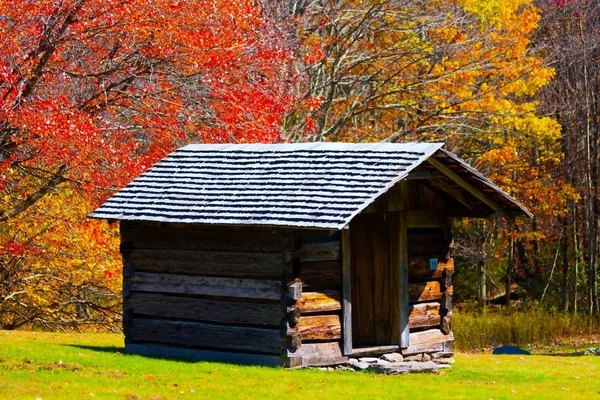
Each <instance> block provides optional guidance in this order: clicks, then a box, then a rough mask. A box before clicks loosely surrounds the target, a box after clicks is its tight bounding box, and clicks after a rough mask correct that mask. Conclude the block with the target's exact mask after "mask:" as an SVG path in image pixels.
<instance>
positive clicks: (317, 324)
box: [296, 315, 342, 343]
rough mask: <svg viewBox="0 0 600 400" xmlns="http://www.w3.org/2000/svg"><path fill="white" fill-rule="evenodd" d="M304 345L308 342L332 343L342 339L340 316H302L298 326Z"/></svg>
mask: <svg viewBox="0 0 600 400" xmlns="http://www.w3.org/2000/svg"><path fill="white" fill-rule="evenodd" d="M296 330H297V331H298V333H299V334H300V339H301V340H302V343H304V342H306V341H318V340H319V341H332V340H339V339H341V338H342V326H341V321H340V316H339V315H314V316H302V317H301V318H300V322H299V323H298V325H297V326H296Z"/></svg>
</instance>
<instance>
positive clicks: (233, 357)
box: [125, 343, 284, 367]
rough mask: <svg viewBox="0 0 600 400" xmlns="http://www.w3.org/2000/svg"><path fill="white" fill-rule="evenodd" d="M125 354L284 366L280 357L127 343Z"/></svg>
mask: <svg viewBox="0 0 600 400" xmlns="http://www.w3.org/2000/svg"><path fill="white" fill-rule="evenodd" d="M125 353H126V354H139V355H142V356H148V357H159V358H177V359H184V360H190V361H217V362H226V363H233V364H244V365H262V366H266V367H279V366H282V365H283V364H284V360H283V358H282V357H280V356H270V355H265V354H252V353H238V352H236V353H232V352H225V351H214V350H198V349H186V348H183V347H172V346H158V345H153V344H131V343H127V344H125Z"/></svg>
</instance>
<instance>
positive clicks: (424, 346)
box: [402, 329, 454, 355]
mask: <svg viewBox="0 0 600 400" xmlns="http://www.w3.org/2000/svg"><path fill="white" fill-rule="evenodd" d="M453 341H454V335H453V334H452V333H450V334H444V333H443V332H442V331H441V330H439V329H429V330H426V331H422V332H414V333H411V334H410V337H409V344H410V345H409V347H408V348H406V349H403V350H402V354H403V355H411V354H417V353H437V352H439V351H442V352H443V351H446V348H447V347H449V346H450V344H451V343H452V342H453Z"/></svg>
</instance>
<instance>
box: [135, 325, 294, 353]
mask: <svg viewBox="0 0 600 400" xmlns="http://www.w3.org/2000/svg"><path fill="white" fill-rule="evenodd" d="M127 337H128V338H129V339H130V340H133V342H134V343H149V342H150V343H156V344H163V345H167V346H181V347H199V348H209V349H215V350H220V351H227V350H233V351H241V352H251V353H263V354H280V353H281V349H282V343H281V334H280V331H279V329H266V328H254V327H247V326H235V325H218V324H212V323H210V324H209V323H204V322H191V321H171V320H163V319H151V318H136V317H134V318H133V321H132V322H131V326H130V327H129V331H128V333H127Z"/></svg>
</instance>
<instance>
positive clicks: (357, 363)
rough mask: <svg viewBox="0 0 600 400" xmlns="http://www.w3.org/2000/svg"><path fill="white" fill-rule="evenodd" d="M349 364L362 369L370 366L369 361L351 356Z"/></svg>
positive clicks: (356, 368)
mask: <svg viewBox="0 0 600 400" xmlns="http://www.w3.org/2000/svg"><path fill="white" fill-rule="evenodd" d="M348 365H350V366H351V367H352V368H354V369H355V370H359V371H362V370H363V369H367V368H369V365H371V364H369V363H366V362H361V361H358V360H357V359H356V358H350V359H349V360H348Z"/></svg>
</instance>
